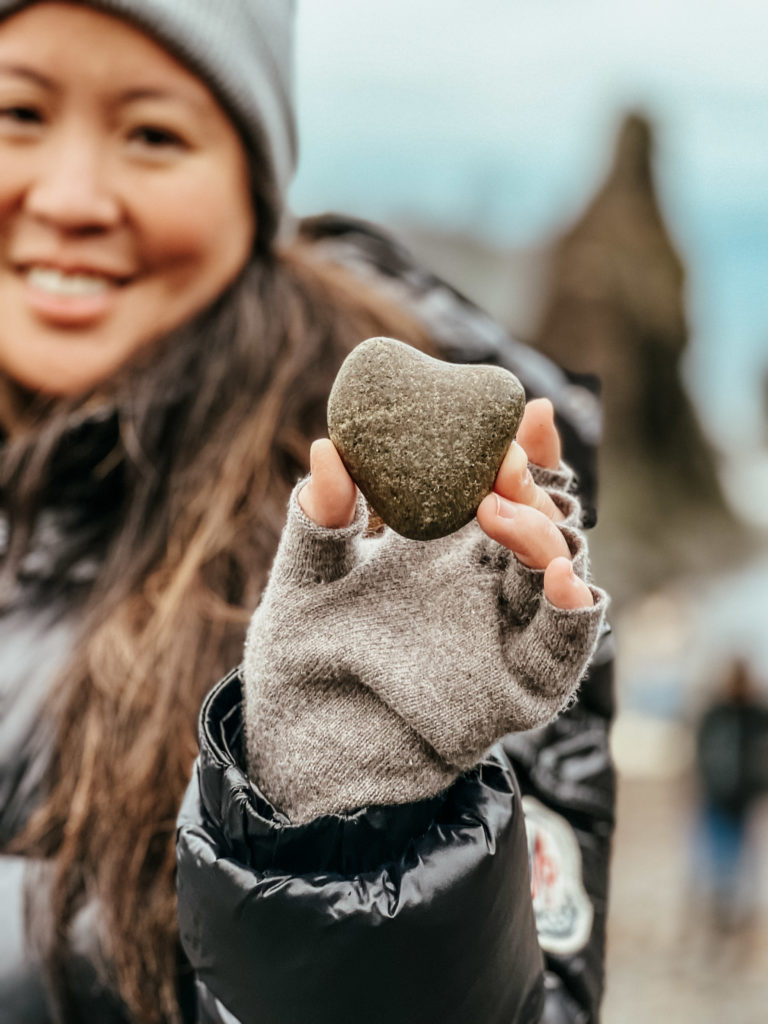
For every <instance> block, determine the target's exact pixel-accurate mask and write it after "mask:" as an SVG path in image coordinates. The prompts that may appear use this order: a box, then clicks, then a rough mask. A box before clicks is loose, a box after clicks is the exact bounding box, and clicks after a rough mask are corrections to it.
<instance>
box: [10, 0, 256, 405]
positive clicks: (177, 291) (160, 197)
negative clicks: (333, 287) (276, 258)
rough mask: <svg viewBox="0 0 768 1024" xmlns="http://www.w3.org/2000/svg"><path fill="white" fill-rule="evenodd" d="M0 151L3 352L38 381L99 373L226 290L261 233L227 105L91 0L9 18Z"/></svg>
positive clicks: (67, 386) (57, 390)
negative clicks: (84, 5) (256, 229)
mask: <svg viewBox="0 0 768 1024" xmlns="http://www.w3.org/2000/svg"><path fill="white" fill-rule="evenodd" d="M65 38H66V39H67V45H66V46H61V44H60V40H61V39H65ZM107 72H108V73H107ZM0 161H2V169H3V173H2V178H1V179H0V240H1V244H2V276H1V277H0V305H1V306H2V309H3V317H2V322H1V323H0V365H2V367H3V368H4V369H5V370H6V371H7V372H8V373H10V374H11V375H12V376H13V377H14V378H15V379H17V380H18V381H19V382H20V383H22V384H24V385H25V386H27V387H30V388H35V389H37V390H40V391H43V392H47V393H53V394H77V393H79V392H82V391H84V390H86V389H89V388H92V387H93V386H94V385H96V384H99V383H101V382H102V381H104V380H105V379H106V378H108V377H109V375H110V374H111V373H113V372H114V371H115V370H116V369H118V368H119V367H120V366H122V365H123V364H124V363H125V362H126V361H127V360H128V359H129V358H130V357H132V356H133V355H134V354H135V353H136V352H137V351H138V350H139V349H140V348H142V347H143V346H145V345H146V344H147V343H148V342H150V341H153V340H155V339H157V338H158V337H160V336H161V335H163V334H165V333H167V332H168V331H169V330H170V329H171V328H173V327H175V326H177V325H178V324H179V323H182V322H183V321H184V320H186V319H188V318H189V317H191V316H192V315H193V314H195V313H197V312H198V311H199V310H201V309H202V308H204V307H205V306H206V305H208V304H209V303H210V302H211V301H212V300H213V299H214V298H215V297H216V296H217V295H219V294H220V293H221V292H222V291H223V289H224V288H225V287H226V286H227V285H229V284H230V283H231V281H232V280H233V279H234V277H235V276H236V275H237V274H238V273H239V272H240V270H241V269H242V267H243V266H244V264H245V261H246V258H247V256H248V254H249V252H250V249H251V246H252V244H253V237H254V215H253V212H252V204H251V196H250V179H249V171H248V164H247V159H246V154H245V151H244V148H243V146H242V144H241V142H240V138H239V135H238V132H237V131H236V129H235V127H234V126H233V124H232V122H231V120H230V119H229V117H228V116H227V115H226V114H225V113H224V111H223V110H222V108H221V106H220V104H219V103H218V102H217V100H216V99H215V98H214V96H213V95H212V93H211V92H210V90H209V89H208V88H207V86H206V85H205V83H204V82H203V81H201V80H200V79H199V78H198V77H197V76H195V75H193V74H192V73H191V72H190V71H188V70H187V69H186V68H185V67H183V66H182V65H181V64H179V63H178V61H176V60H175V59H174V58H173V57H171V56H170V55H169V54H168V53H167V52H166V51H165V50H164V49H162V48H161V47H160V46H159V45H158V44H157V43H155V42H154V41H153V40H152V39H150V38H148V37H147V36H146V35H144V34H143V33H142V32H140V31H138V30H137V29H133V28H131V27H129V26H127V25H125V24H124V23H123V22H118V21H115V19H114V18H112V17H110V16H108V15H105V14H100V13H95V12H93V11H91V10H88V9H87V8H82V9H78V8H74V9H72V8H71V6H68V5H57V4H54V5H43V6H36V7H32V8H30V9H28V10H25V11H22V12H21V13H20V14H18V15H17V16H16V17H15V18H13V19H12V20H11V21H10V22H9V23H8V24H7V25H5V27H4V30H3V32H2V34H1V35H0Z"/></svg>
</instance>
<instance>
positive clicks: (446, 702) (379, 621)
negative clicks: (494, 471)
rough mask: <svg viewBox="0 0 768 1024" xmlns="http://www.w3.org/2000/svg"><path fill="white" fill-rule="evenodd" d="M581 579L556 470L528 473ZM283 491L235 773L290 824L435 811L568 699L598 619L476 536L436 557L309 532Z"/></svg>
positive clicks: (447, 540)
mask: <svg viewBox="0 0 768 1024" xmlns="http://www.w3.org/2000/svg"><path fill="white" fill-rule="evenodd" d="M532 471H533V473H534V478H535V479H536V480H537V482H538V483H539V484H540V485H541V486H545V488H546V490H547V491H548V493H549V494H550V495H551V496H552V498H553V500H554V501H555V502H556V503H557V505H558V506H559V507H560V509H561V511H562V512H563V513H564V514H565V516H566V518H565V520H564V521H563V522H562V523H559V524H558V526H559V529H560V530H561V531H562V533H563V535H564V537H565V539H566V541H567V542H568V546H569V548H570V550H571V553H572V556H573V564H574V571H575V572H576V573H577V574H578V575H579V576H580V577H581V578H582V579H587V572H588V557H587V546H586V541H585V538H584V535H583V533H582V532H581V530H580V528H579V526H580V522H581V510H580V507H579V503H578V501H577V499H576V498H575V497H574V496H573V495H572V494H570V493H568V492H567V490H566V488H567V487H568V485H569V483H570V481H571V479H572V477H571V474H570V471H568V470H566V469H562V470H561V471H558V472H556V471H552V470H537V469H536V468H535V467H532ZM303 483H304V481H302V483H300V484H299V485H298V486H297V488H296V489H295V490H294V492H293V494H292V496H291V499H290V503H289V510H288V519H287V523H286V526H285V529H284V531H283V536H282V538H281V542H280V546H279V548H278V552H277V555H276V557H275V562H274V564H273V567H272V571H271V575H270V580H269V583H268V585H267V587H266V589H265V592H264V594H263V597H262V600H261V603H260V605H259V607H258V608H257V610H256V612H255V614H254V616H253V618H252V620H251V625H250V628H249V631H248V637H247V641H246V647H245V657H244V662H243V673H242V675H243V684H244V687H243V688H244V714H245V735H246V751H247V767H248V772H249V774H250V776H251V778H252V779H253V781H254V782H255V783H256V784H257V785H258V786H259V787H260V789H261V790H262V791H263V793H264V794H265V796H267V798H268V799H269V800H270V801H271V802H272V803H273V804H274V805H275V806H276V807H277V808H278V809H279V810H280V811H282V812H283V813H284V814H285V815H287V817H288V818H289V819H290V820H291V821H292V822H294V823H297V824H299V823H303V822H306V821H309V820H311V819H313V818H316V817H319V816H321V815H324V814H341V813H344V812H349V811H353V810H356V809H358V808H360V807H364V806H368V805H372V804H385V805H387V804H400V803H407V802H411V801H416V800H421V799H424V798H426V797H429V796H433V795H435V794H437V793H438V792H440V791H441V790H443V789H445V788H446V787H448V786H449V785H450V784H451V783H452V782H453V781H454V780H455V779H456V778H457V777H458V776H459V775H460V774H461V773H462V772H463V771H465V770H466V769H468V768H471V767H472V766H473V765H475V764H476V763H477V762H478V761H479V760H480V759H481V758H482V756H483V754H484V753H486V752H487V750H488V749H489V748H490V747H491V746H492V745H493V744H494V743H495V742H496V741H497V740H498V739H500V738H501V737H502V736H504V735H506V734H507V733H509V732H515V731H519V730H524V729H531V728H534V727H535V726H539V725H543V724H544V723H545V722H547V721H550V720H551V719H552V718H554V717H555V716H556V715H557V714H558V712H559V711H561V710H562V709H563V708H564V707H565V706H567V705H568V704H569V702H570V701H571V700H572V699H573V697H574V694H575V692H576V689H577V687H578V683H579V681H580V679H581V678H582V676H583V674H584V672H585V670H586V668H587V665H588V663H589V659H590V657H591V655H592V653H593V651H594V649H595V646H596V644H597V640H598V636H599V633H600V628H601V625H602V620H603V617H604V612H605V608H606V604H607V597H606V595H605V593H604V592H603V591H602V590H600V589H598V588H597V587H594V586H591V591H592V595H593V597H594V601H595V604H594V607H592V608H583V609H576V610H563V609H558V608H555V607H554V606H553V605H552V604H551V603H550V602H549V601H548V600H547V598H546V597H545V596H544V593H543V589H542V586H543V576H544V573H543V571H539V570H532V569H529V568H527V567H525V566H524V565H522V563H520V562H519V561H518V560H517V558H516V557H515V556H514V555H513V554H512V553H511V552H509V551H508V550H507V549H506V548H504V547H502V546H501V545H499V544H498V543H496V542H495V541H492V540H491V539H490V538H488V537H487V536H486V535H485V534H484V533H483V532H482V530H481V529H480V527H479V526H478V524H477V522H476V521H473V522H472V523H470V524H468V525H467V526H465V527H464V528H463V529H461V530H459V531H458V532H457V533H454V534H451V535H450V536H448V537H443V538H440V539H439V540H433V541H412V540H406V539H404V538H402V537H400V536H399V535H398V534H396V533H394V532H393V531H392V530H388V529H387V530H385V531H384V533H383V534H382V535H381V536H375V537H366V536H365V530H366V525H367V509H366V505H365V502H364V501H363V500H362V498H358V502H357V506H356V512H355V519H354V522H353V523H352V525H351V526H349V527H346V528H344V529H339V530H332V529H326V528H323V527H320V526H317V525H316V524H315V523H313V522H312V521H311V520H310V519H309V518H308V517H307V516H306V515H305V514H304V512H303V511H302V509H301V507H300V505H299V503H298V493H299V491H300V489H301V487H302V486H303Z"/></svg>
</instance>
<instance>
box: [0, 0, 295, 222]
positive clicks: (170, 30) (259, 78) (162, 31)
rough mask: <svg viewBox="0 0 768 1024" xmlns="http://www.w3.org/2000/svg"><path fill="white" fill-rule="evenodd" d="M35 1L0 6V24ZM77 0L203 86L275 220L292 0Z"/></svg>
mask: <svg viewBox="0 0 768 1024" xmlns="http://www.w3.org/2000/svg"><path fill="white" fill-rule="evenodd" d="M33 2H34V0H0V18H3V17H7V16H8V15H11V14H14V13H16V12H17V11H19V10H22V9H24V8H26V7H30V6H32V3H33ZM80 2H82V3H85V4H86V6H88V7H93V8H94V9H96V10H99V11H103V12H104V13H106V14H114V15H116V16H117V17H120V18H124V19H125V20H126V21H128V22H131V23H132V24H133V25H135V26H136V27H138V28H140V29H143V30H144V31H145V32H147V34H148V35H151V36H153V37H154V38H155V39H156V40H157V41H158V42H159V43H161V44H162V45H163V46H164V47H166V48H167V49H168V50H169V51H170V52H171V53H173V54H174V55H175V56H176V57H177V59H178V60H180V61H181V62H182V63H183V64H186V65H187V66H188V67H189V68H191V70H193V71H195V72H196V73H197V74H198V75H199V76H200V77H201V78H203V79H204V80H205V81H206V83H207V84H208V86H209V87H210V88H211V90H212V91H213V93H214V94H215V95H216V96H217V97H218V99H219V100H220V102H221V103H222V104H223V106H224V107H225V109H226V110H227V111H228V112H229V114H230V115H231V116H232V118H233V120H234V121H235V123H236V124H237V126H238V128H239V129H240V131H241V133H242V134H243V136H244V137H245V138H246V139H247V140H248V141H249V142H250V143H251V146H252V148H253V149H254V151H255V152H256V153H257V154H258V155H259V157H260V158H261V159H262V160H263V161H264V165H265V166H264V170H265V171H266V172H267V173H268V176H269V177H270V178H271V184H272V186H273V188H272V189H271V192H272V198H273V200H274V202H275V205H276V207H277V209H276V213H277V215H278V216H279V213H280V210H281V209H282V204H283V200H284V197H285V192H286V189H287V188H288V185H289V183H290V180H291V177H292V176H293V172H294V170H295V168H296V159H297V149H298V147H297V141H296V120H295V113H294V108H293V84H292V75H293V32H294V20H295V8H296V4H295V0H80ZM61 45H62V46H66V40H62V41H61Z"/></svg>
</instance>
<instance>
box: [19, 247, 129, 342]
mask: <svg viewBox="0 0 768 1024" xmlns="http://www.w3.org/2000/svg"><path fill="white" fill-rule="evenodd" d="M17 273H18V276H19V278H20V282H21V283H22V287H23V288H24V291H25V298H26V302H27V303H28V305H29V309H30V311H31V313H32V314H33V315H34V316H36V317H38V318H39V319H40V320H41V321H42V322H44V323H47V324H50V325H51V326H52V327H55V326H59V327H63V328H74V327H80V328H85V327H89V326H94V325H96V324H97V323H99V322H100V321H102V320H103V319H105V318H106V317H108V316H109V315H110V313H111V311H112V308H113V306H114V305H115V303H116V302H117V301H119V298H120V295H121V291H122V290H123V289H124V288H125V287H126V286H127V285H128V284H129V282H130V279H129V278H128V277H126V276H121V277H119V278H118V277H116V276H114V275H111V274H105V273H103V272H101V271H98V270H92V269H77V270H74V269H72V270H70V269H66V270H65V269H63V268H59V267H55V266H52V265H50V264H45V263H38V264H31V265H29V266H27V267H24V268H21V269H20V270H18V271H17Z"/></svg>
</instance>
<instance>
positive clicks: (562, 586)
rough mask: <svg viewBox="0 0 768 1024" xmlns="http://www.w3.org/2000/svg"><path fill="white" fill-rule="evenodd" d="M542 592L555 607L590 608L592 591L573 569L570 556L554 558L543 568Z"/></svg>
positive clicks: (592, 599) (592, 601)
mask: <svg viewBox="0 0 768 1024" xmlns="http://www.w3.org/2000/svg"><path fill="white" fill-rule="evenodd" d="M544 594H545V595H546V597H547V600H548V601H549V602H550V604H553V605H554V606H555V608H564V609H571V608H591V607H592V605H593V604H594V603H595V601H594V598H593V597H592V591H591V590H590V589H589V587H588V586H587V584H586V583H585V582H584V580H580V579H579V577H578V576H576V575H575V573H574V571H573V562H572V561H571V560H570V558H555V559H553V560H552V561H551V562H550V563H549V565H548V566H547V568H546V569H545V570H544Z"/></svg>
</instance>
